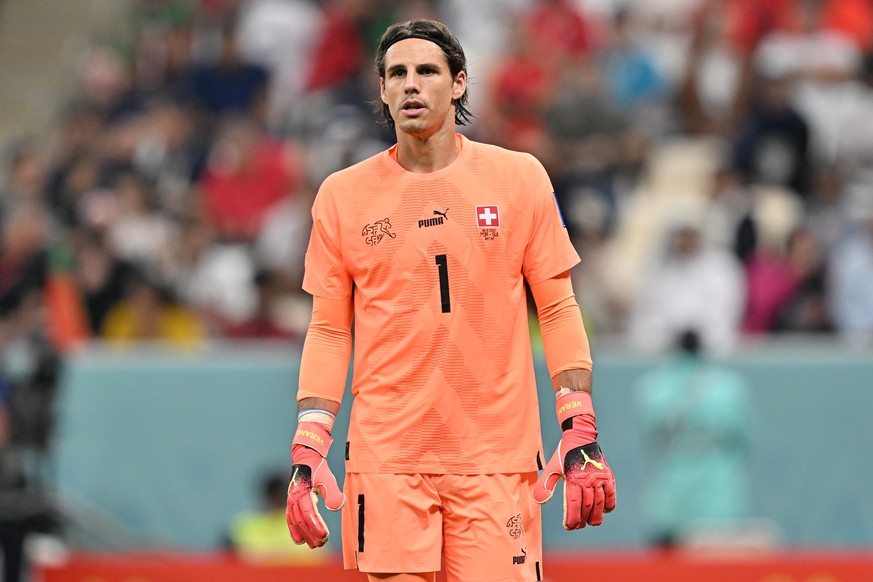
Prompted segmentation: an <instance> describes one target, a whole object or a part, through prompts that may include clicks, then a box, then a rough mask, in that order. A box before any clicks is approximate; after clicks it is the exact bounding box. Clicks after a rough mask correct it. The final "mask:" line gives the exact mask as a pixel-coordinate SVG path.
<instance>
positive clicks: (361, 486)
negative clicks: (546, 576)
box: [342, 472, 542, 582]
mask: <svg viewBox="0 0 873 582" xmlns="http://www.w3.org/2000/svg"><path fill="white" fill-rule="evenodd" d="M536 479H537V474H536V472H531V473H523V474H516V475H501V474H497V475H377V474H367V473H349V474H347V475H346V480H345V484H344V486H343V490H344V493H345V495H346V499H347V500H348V501H347V503H349V504H350V507H349V510H348V511H344V512H343V523H342V538H343V564H344V566H345V568H347V569H352V568H357V569H359V570H360V571H361V572H388V573H390V572H431V571H436V570H440V564H441V562H440V560H441V556H442V565H443V570H444V571H445V577H446V579H447V580H448V581H450V582H458V581H464V582H466V581H469V580H506V581H510V580H526V581H530V580H541V579H542V520H541V518H540V506H539V505H538V504H537V503H536V502H535V501H534V499H533V489H534V484H535V482H536ZM538 574H539V575H538Z"/></svg>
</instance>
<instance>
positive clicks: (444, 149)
mask: <svg viewBox="0 0 873 582" xmlns="http://www.w3.org/2000/svg"><path fill="white" fill-rule="evenodd" d="M459 151H460V144H459V142H458V138H457V134H456V133H455V131H454V128H452V131H447V132H440V133H436V134H434V135H431V136H430V137H426V138H421V137H417V136H413V135H408V134H404V133H401V132H398V134H397V163H398V164H400V165H401V166H402V167H403V169H405V170H406V171H408V172H412V173H414V174H429V173H431V172H437V171H439V170H442V169H443V168H445V167H447V166H448V165H449V164H451V163H452V162H453V161H455V158H457V157H458V153H459Z"/></svg>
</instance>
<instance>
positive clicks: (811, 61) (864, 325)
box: [0, 0, 873, 362]
mask: <svg viewBox="0 0 873 582" xmlns="http://www.w3.org/2000/svg"><path fill="white" fill-rule="evenodd" d="M129 6H130V11H129V14H128V20H127V22H125V23H121V24H120V25H119V26H118V27H117V28H116V29H114V30H112V31H100V33H99V34H95V35H94V38H93V39H92V40H91V42H89V43H88V45H87V46H86V47H84V48H83V49H82V50H81V52H80V54H78V55H77V57H76V59H75V68H74V70H72V71H69V74H70V75H71V77H72V79H73V87H74V88H73V91H72V92H71V94H70V95H68V96H65V97H64V100H63V105H62V107H60V108H59V110H58V111H47V112H46V115H47V116H52V117H53V119H55V122H54V123H52V127H53V130H52V131H51V132H50V134H49V135H39V136H21V137H20V139H16V140H13V141H12V142H11V143H8V144H4V148H5V149H4V150H3V154H4V156H3V159H2V166H0V216H2V219H0V220H2V223H0V224H2V228H0V237H2V238H0V241H2V246H0V337H2V342H3V346H4V354H5V356H4V357H5V358H6V359H8V358H10V357H14V356H10V355H9V354H14V353H15V352H16V350H15V349H12V348H14V347H15V346H23V345H30V346H31V351H32V346H33V345H38V342H37V344H35V343H34V341H33V338H37V337H38V338H42V339H43V340H44V343H45V344H46V345H48V346H49V347H52V346H53V347H55V348H57V349H66V348H67V347H70V346H71V345H74V344H75V342H76V341H80V340H82V339H87V338H102V339H106V340H109V341H112V342H116V343H124V342H130V341H138V340H167V341H171V342H174V343H175V344H178V345H196V344H197V343H198V342H202V341H204V340H210V339H217V338H284V339H295V338H300V337H301V336H302V334H303V333H304V332H305V326H306V323H307V316H308V304H307V298H306V297H305V295H304V294H302V292H301V291H300V282H301V277H302V265H303V255H304V252H305V247H306V244H307V241H308V234H309V224H310V217H309V209H310V206H311V203H312V199H313V196H314V193H315V192H316V191H317V188H318V185H319V184H320V182H321V181H322V180H323V179H324V178H325V177H326V176H327V175H328V174H329V173H331V172H333V171H335V170H338V169H340V168H343V167H345V166H347V165H349V164H351V163H354V162H356V161H359V160H361V159H363V158H365V157H368V156H370V155H372V154H374V153H376V152H378V151H380V150H382V149H384V148H386V147H388V146H390V145H391V144H392V143H393V135H391V133H390V132H389V131H388V129H387V128H386V127H385V126H384V125H381V124H379V123H378V122H377V116H376V115H374V113H373V99H374V98H376V97H377V96H378V80H377V78H376V75H375V73H374V72H373V69H372V55H373V52H374V48H375V45H376V43H377V41H378V39H379V36H380V35H381V33H382V32H383V31H384V29H385V27H386V26H387V25H388V24H390V23H392V22H394V21H398V20H404V19H408V18H413V17H431V18H437V19H440V20H442V21H444V22H446V23H447V24H448V25H449V26H450V27H451V28H452V29H453V30H454V31H455V33H456V34H457V35H458V36H459V38H460V40H461V42H462V44H463V45H464V46H465V49H466V52H467V56H468V59H469V70H470V79H471V83H470V89H469V91H470V105H471V109H472V111H473V113H474V114H475V115H476V116H477V119H475V120H474V122H473V124H472V125H470V126H468V127H465V128H462V131H464V132H465V133H467V134H468V135H469V136H470V137H471V138H472V139H477V140H481V141H485V142H490V143H495V144H499V145H502V146H505V147H508V148H511V149H517V150H525V151H529V152H531V153H533V154H535V155H536V156H537V157H538V158H539V159H540V160H541V161H542V162H543V163H544V165H545V166H546V168H547V170H548V171H549V174H550V176H551V178H552V181H553V184H554V187H555V190H556V194H557V196H558V198H559V200H560V202H561V206H562V209H563V211H564V216H565V218H566V221H567V226H568V229H569V230H570V233H571V236H572V237H573V239H574V241H575V242H576V244H577V248H578V249H579V252H580V254H581V255H582V257H583V262H582V265H581V266H580V267H578V268H577V269H576V270H575V272H574V276H575V277H576V279H577V281H576V290H577V296H578V298H579V302H580V304H581V306H582V309H583V310H584V314H585V319H586V322H587V325H588V326H589V333H590V334H591V335H592V337H594V338H595V341H596V338H598V337H619V338H622V339H623V340H626V341H627V342H628V343H629V345H631V346H634V347H635V348H638V349H643V350H653V351H657V350H663V349H665V348H666V346H668V345H669V344H670V343H671V342H672V341H673V339H674V338H675V337H676V336H677V335H678V334H679V333H681V332H682V331H684V330H687V329H696V330H699V332H700V333H701V336H702V339H703V343H704V345H705V346H706V348H707V349H710V350H715V351H720V352H728V351H730V350H731V349H733V348H734V347H736V346H737V345H738V343H739V342H741V341H744V340H745V339H746V338H754V337H760V336H762V335H766V334H774V333H780V332H796V333H835V334H841V335H845V336H847V337H852V338H860V339H862V340H863V339H865V338H869V337H870V336H873V2H871V0H670V1H668V2H646V1H644V0H575V1H574V0H477V1H476V2H464V1H463V0H430V1H426V0H417V1H409V0H407V1H400V0H378V1H364V0H320V1H315V0H134V1H131V2H129ZM79 306H80V308H79ZM77 311H79V312H80V313H78V314H77V313H76V312H77ZM18 351H21V350H18ZM33 361H35V360H34V359H33V358H31V362H33Z"/></svg>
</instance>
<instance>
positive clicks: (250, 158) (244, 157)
mask: <svg viewBox="0 0 873 582" xmlns="http://www.w3.org/2000/svg"><path fill="white" fill-rule="evenodd" d="M301 165H302V161H301V159H300V154H299V152H298V150H297V148H296V147H295V146H294V144H292V143H291V142H289V141H283V140H279V139H275V138H273V137H271V136H269V135H267V134H266V133H265V132H264V131H263V130H262V129H261V128H260V127H258V125H257V124H255V123H254V122H253V121H252V120H251V119H247V118H244V117H235V118H231V119H227V120H226V121H225V122H223V123H222V125H221V127H220V128H219V130H218V134H217V135H216V138H215V141H214V143H213V147H212V151H211V153H210V159H209V164H208V165H207V167H206V170H205V171H204V173H203V177H202V180H201V184H200V185H201V197H202V206H203V211H204V216H205V218H206V219H207V220H208V221H209V222H210V224H211V225H212V226H213V227H214V228H215V231H216V233H217V235H218V236H219V237H220V238H221V240H224V241H245V242H251V241H253V240H254V239H255V238H256V237H257V235H258V232H259V230H260V228H261V225H262V223H263V220H264V215H265V214H266V213H267V212H268V211H269V210H270V208H272V207H273V206H274V205H275V204H276V203H278V202H279V201H280V200H282V199H284V198H286V197H288V196H293V195H295V194H296V193H297V191H298V189H299V188H300V187H301V186H302V183H303V176H302V173H301Z"/></svg>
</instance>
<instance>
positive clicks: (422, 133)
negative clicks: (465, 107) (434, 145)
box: [379, 38, 467, 137]
mask: <svg viewBox="0 0 873 582" xmlns="http://www.w3.org/2000/svg"><path fill="white" fill-rule="evenodd" d="M379 88H380V93H381V97H382V102H383V103H385V104H386V105H387V106H388V109H389V111H390V112H391V117H392V118H393V119H394V124H395V126H396V127H397V130H398V131H402V132H403V133H407V134H409V135H413V136H416V137H430V136H431V135H433V134H434V133H436V132H437V131H438V130H440V129H443V128H446V127H450V128H453V127H454V124H455V108H454V106H453V104H452V102H453V101H454V100H455V99H459V98H460V97H461V96H462V95H463V94H464V91H465V90H466V88H467V76H466V74H465V73H464V72H463V71H461V72H460V73H458V74H457V75H456V76H455V77H452V73H451V71H450V70H449V64H448V61H447V60H446V56H445V55H444V54H443V51H442V49H441V48H440V47H439V46H437V45H436V44H434V43H432V42H430V41H429V40H424V39H420V38H407V39H404V40H401V41H399V42H397V43H395V44H393V45H391V46H390V47H389V48H388V51H387V52H386V53H385V77H384V78H382V79H379Z"/></svg>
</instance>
